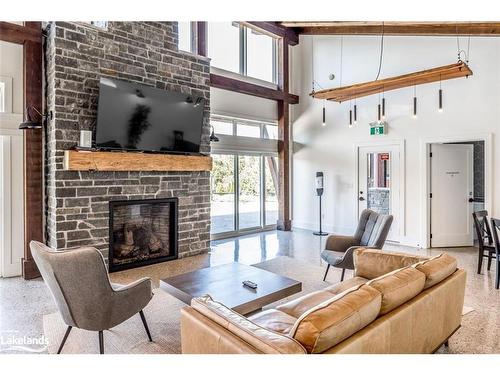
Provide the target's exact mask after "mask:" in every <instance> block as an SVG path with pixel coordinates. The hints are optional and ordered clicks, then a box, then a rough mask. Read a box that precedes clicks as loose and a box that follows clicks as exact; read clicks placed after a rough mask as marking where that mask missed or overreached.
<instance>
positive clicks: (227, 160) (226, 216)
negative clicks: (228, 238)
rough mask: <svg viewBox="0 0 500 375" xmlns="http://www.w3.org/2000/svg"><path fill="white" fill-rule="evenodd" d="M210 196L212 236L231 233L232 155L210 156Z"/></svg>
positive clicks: (232, 207) (233, 184)
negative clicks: (211, 167) (211, 159)
mask: <svg viewBox="0 0 500 375" xmlns="http://www.w3.org/2000/svg"><path fill="white" fill-rule="evenodd" d="M212 158H213V169H212V184H211V185H212V194H211V204H210V206H211V207H210V210H211V215H212V230H211V232H212V234H216V233H226V232H232V231H234V230H235V229H236V226H235V218H236V215H235V212H236V209H235V202H236V200H235V192H236V184H235V176H236V174H235V168H234V167H235V160H236V156H234V155H212Z"/></svg>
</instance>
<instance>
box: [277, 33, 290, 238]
mask: <svg viewBox="0 0 500 375" xmlns="http://www.w3.org/2000/svg"><path fill="white" fill-rule="evenodd" d="M288 48H289V43H288V41H287V39H286V37H285V38H282V39H280V40H279V44H278V88H279V89H281V90H282V91H283V92H288V90H289V64H288V62H289V56H288ZM278 139H279V140H278V165H279V168H278V181H279V184H278V186H279V189H278V202H279V205H278V223H277V228H278V230H283V231H290V230H292V220H291V217H290V206H291V202H290V143H291V140H290V105H289V103H288V102H287V101H285V100H280V101H278Z"/></svg>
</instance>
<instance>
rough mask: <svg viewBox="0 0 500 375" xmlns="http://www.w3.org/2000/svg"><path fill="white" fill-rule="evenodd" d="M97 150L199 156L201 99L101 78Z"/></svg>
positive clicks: (201, 117) (203, 104)
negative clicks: (194, 154)
mask: <svg viewBox="0 0 500 375" xmlns="http://www.w3.org/2000/svg"><path fill="white" fill-rule="evenodd" d="M99 88H100V91H99V104H98V111H97V125H96V135H95V146H96V148H98V149H109V150H135V151H151V152H168V153H199V152H200V142H201V129H202V125H203V109H204V106H205V100H204V98H202V97H197V96H191V95H187V94H182V93H180V92H174V91H166V90H161V89H157V88H154V87H150V86H146V85H140V84H136V83H130V82H125V81H121V80H117V79H109V78H101V81H100V85H99Z"/></svg>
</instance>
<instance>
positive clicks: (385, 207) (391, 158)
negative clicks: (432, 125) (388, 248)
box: [358, 145, 404, 241]
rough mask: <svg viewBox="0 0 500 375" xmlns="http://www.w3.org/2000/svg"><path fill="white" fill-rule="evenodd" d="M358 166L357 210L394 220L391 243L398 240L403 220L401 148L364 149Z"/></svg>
mask: <svg viewBox="0 0 500 375" xmlns="http://www.w3.org/2000/svg"><path fill="white" fill-rule="evenodd" d="M358 151H359V159H358V160H359V162H358V163H359V165H358V210H359V215H361V212H362V211H363V210H364V209H366V208H369V209H370V210H373V211H375V212H378V213H380V214H383V215H388V214H390V215H393V217H394V220H393V222H392V225H391V230H390V232H389V235H388V240H391V241H399V239H400V236H401V233H400V228H402V227H403V226H401V227H400V225H399V223H400V222H401V223H402V218H403V217H404V216H403V215H404V214H403V212H404V211H401V210H404V208H403V206H402V205H401V203H400V201H401V195H400V183H399V180H400V174H399V173H400V172H399V165H400V150H399V145H379V146H362V147H360V148H359V149H358Z"/></svg>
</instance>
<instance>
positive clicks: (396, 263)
mask: <svg viewBox="0 0 500 375" xmlns="http://www.w3.org/2000/svg"><path fill="white" fill-rule="evenodd" d="M426 259H429V257H424V256H419V255H412V254H408V253H398V252H392V251H385V250H378V249H369V248H363V247H362V248H357V249H355V250H354V252H353V260H354V276H359V277H364V278H365V279H375V278H377V277H379V276H382V275H385V274H386V273H389V272H392V271H395V270H397V269H400V268H403V267H408V266H411V265H413V264H415V263H418V262H420V261H422V260H426Z"/></svg>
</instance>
